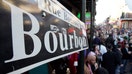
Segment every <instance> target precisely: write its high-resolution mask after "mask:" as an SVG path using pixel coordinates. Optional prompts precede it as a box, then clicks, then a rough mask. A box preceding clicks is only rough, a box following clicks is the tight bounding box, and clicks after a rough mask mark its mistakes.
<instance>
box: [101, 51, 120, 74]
mask: <svg viewBox="0 0 132 74" xmlns="http://www.w3.org/2000/svg"><path fill="white" fill-rule="evenodd" d="M118 63H119V61H118V60H117V57H116V53H115V52H113V51H108V52H107V53H105V54H103V61H102V66H103V67H104V68H106V69H107V70H108V72H109V74H115V69H116V66H117V65H118Z"/></svg>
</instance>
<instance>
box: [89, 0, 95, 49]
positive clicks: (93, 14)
mask: <svg viewBox="0 0 132 74" xmlns="http://www.w3.org/2000/svg"><path fill="white" fill-rule="evenodd" d="M91 1H92V2H91V24H90V47H89V48H90V50H91V49H92V46H93V35H94V19H95V0H91Z"/></svg>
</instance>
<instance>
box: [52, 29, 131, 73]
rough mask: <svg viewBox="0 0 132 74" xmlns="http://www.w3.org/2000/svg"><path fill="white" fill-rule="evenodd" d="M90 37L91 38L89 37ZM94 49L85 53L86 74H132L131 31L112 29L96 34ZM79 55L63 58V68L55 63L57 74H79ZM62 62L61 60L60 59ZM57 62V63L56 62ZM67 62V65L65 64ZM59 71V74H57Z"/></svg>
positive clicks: (97, 31)
mask: <svg viewBox="0 0 132 74" xmlns="http://www.w3.org/2000/svg"><path fill="white" fill-rule="evenodd" d="M88 37H89V36H88ZM88 39H89V38H88ZM90 43H92V48H90V49H88V51H84V53H85V55H84V74H132V31H131V30H129V29H121V30H119V29H111V30H110V31H103V30H101V29H97V30H95V32H94V37H93V42H90V41H89V44H90ZM78 58H79V53H74V54H72V55H69V56H66V57H64V58H61V59H63V60H65V61H63V65H64V66H63V67H60V69H59V68H58V67H59V66H58V64H61V62H58V64H57V61H56V63H54V64H55V65H54V68H55V71H56V74H60V71H62V72H61V74H66V71H67V68H69V71H70V74H78V72H77V71H78V64H77V62H78ZM58 60H60V59H58ZM54 62H55V61H54ZM64 62H66V64H64ZM61 69H63V70H64V71H63V70H61ZM57 71H59V73H57Z"/></svg>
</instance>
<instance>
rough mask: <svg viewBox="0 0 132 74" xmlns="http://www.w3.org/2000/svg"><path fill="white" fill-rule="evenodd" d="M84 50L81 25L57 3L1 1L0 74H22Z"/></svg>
mask: <svg viewBox="0 0 132 74" xmlns="http://www.w3.org/2000/svg"><path fill="white" fill-rule="evenodd" d="M46 4H48V6H46ZM86 48H88V43H87V38H86V32H85V26H84V23H82V22H81V21H80V20H78V19H77V18H76V17H75V16H73V14H71V13H70V12H69V11H68V10H66V9H65V8H64V7H63V6H62V5H61V4H60V3H59V2H57V1H52V0H2V1H0V71H1V72H2V73H10V74H11V73H16V74H18V73H23V72H25V71H28V70H30V69H32V68H35V67H37V66H39V65H42V64H45V63H47V62H50V61H53V60H55V59H58V58H61V57H64V56H67V55H69V54H71V53H73V52H78V51H81V50H84V49H86Z"/></svg>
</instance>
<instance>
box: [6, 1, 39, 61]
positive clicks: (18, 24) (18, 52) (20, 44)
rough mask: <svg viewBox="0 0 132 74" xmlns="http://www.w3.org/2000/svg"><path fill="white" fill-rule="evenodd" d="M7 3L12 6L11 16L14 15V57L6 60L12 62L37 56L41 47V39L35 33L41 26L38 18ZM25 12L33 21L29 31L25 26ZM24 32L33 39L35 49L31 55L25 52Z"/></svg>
mask: <svg viewBox="0 0 132 74" xmlns="http://www.w3.org/2000/svg"><path fill="white" fill-rule="evenodd" d="M7 4H8V5H9V6H10V7H11V13H12V14H11V17H12V38H13V58H12V59H10V60H6V62H11V61H15V60H20V59H25V58H29V57H33V56H36V55H37V54H38V53H39V51H40V49H41V41H40V39H39V38H38V37H37V36H36V35H35V34H36V33H38V31H39V28H40V27H39V23H38V21H37V19H36V18H35V17H34V16H33V15H31V14H29V13H27V12H25V11H23V10H21V9H19V8H17V7H16V6H13V5H11V4H9V3H7ZM23 13H25V14H27V15H28V16H29V17H30V19H31V22H32V29H31V30H30V31H29V32H26V31H24V28H23ZM18 19H19V20H18ZM24 34H26V35H29V36H30V37H31V38H32V39H33V43H34V49H33V52H32V53H31V54H30V55H27V54H26V53H25V42H24Z"/></svg>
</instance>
